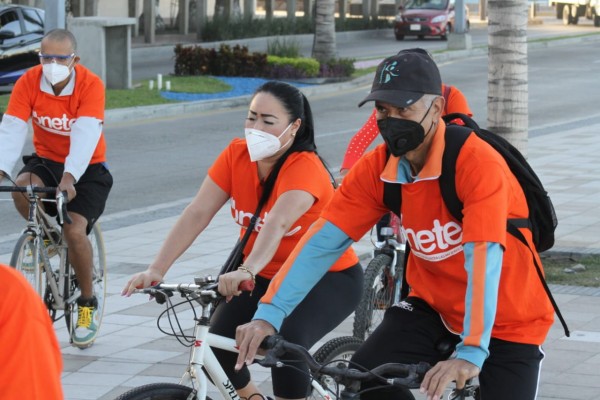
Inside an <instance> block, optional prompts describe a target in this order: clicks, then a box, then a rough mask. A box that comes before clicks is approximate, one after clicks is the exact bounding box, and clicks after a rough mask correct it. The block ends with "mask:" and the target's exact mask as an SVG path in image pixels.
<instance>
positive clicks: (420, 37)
mask: <svg viewBox="0 0 600 400" xmlns="http://www.w3.org/2000/svg"><path fill="white" fill-rule="evenodd" d="M417 38H418V39H419V40H423V39H425V35H417Z"/></svg>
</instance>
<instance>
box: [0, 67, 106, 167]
mask: <svg viewBox="0 0 600 400" xmlns="http://www.w3.org/2000/svg"><path fill="white" fill-rule="evenodd" d="M41 80H42V66H41V65H38V66H35V67H33V68H31V69H29V70H28V71H27V72H26V73H25V74H24V75H23V76H21V77H20V78H19V80H18V81H17V83H15V87H14V88H13V95H12V96H11V99H10V100H11V101H10V103H9V104H8V109H7V110H6V114H8V115H12V116H15V117H17V118H20V119H22V120H23V121H28V120H29V118H31V119H32V125H33V146H34V148H35V152H36V153H37V155H38V156H40V157H43V158H47V159H50V160H52V161H56V162H59V163H63V164H64V162H65V159H66V157H67V156H68V155H69V147H70V144H71V139H70V135H71V125H72V124H73V122H74V121H75V120H76V119H77V118H79V117H92V118H97V119H99V120H102V121H103V120H104V93H105V92H104V85H103V84H102V80H101V79H100V78H99V77H98V76H96V75H94V74H93V73H92V72H91V71H90V70H88V69H87V68H85V67H83V66H82V65H79V64H78V65H75V85H74V88H73V93H72V94H70V95H60V96H54V95H51V94H49V93H45V92H43V91H41V90H40V82H41ZM104 161H106V143H105V140H104V133H102V135H101V136H100V140H99V141H98V144H97V146H96V150H95V151H94V154H93V155H92V159H91V160H90V164H96V163H100V162H104Z"/></svg>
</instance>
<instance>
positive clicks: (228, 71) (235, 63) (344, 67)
mask: <svg viewBox="0 0 600 400" xmlns="http://www.w3.org/2000/svg"><path fill="white" fill-rule="evenodd" d="M174 70H175V75H180V76H182V75H213V76H240V77H264V78H268V79H304V78H315V77H326V78H332V77H335V78H343V77H349V76H351V75H352V73H353V72H354V60H352V59H336V60H330V61H328V62H326V63H319V62H318V61H317V60H315V59H313V58H305V57H294V58H292V57H279V56H274V55H271V56H267V54H264V53H250V52H249V51H248V48H247V47H245V46H240V45H235V46H233V47H231V46H229V45H226V44H221V46H220V47H219V48H218V49H212V48H211V49H207V48H203V47H202V46H198V45H195V46H182V45H181V44H178V45H177V46H175V68H174Z"/></svg>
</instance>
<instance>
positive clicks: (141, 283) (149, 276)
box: [121, 269, 163, 297]
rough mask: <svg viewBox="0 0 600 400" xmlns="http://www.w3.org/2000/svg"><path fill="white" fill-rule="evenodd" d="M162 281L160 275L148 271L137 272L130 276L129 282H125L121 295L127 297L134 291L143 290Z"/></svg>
mask: <svg viewBox="0 0 600 400" xmlns="http://www.w3.org/2000/svg"><path fill="white" fill-rule="evenodd" d="M162 279H163V276H162V275H161V274H159V273H158V272H155V271H152V270H150V269H147V270H146V271H144V272H139V273H137V274H135V275H134V276H132V277H131V279H130V280H129V282H127V284H126V285H125V287H124V288H123V290H122V291H121V295H123V296H127V297H129V296H131V294H132V293H133V292H134V290H135V289H143V288H147V287H150V286H153V285H156V284H157V283H158V282H160V281H162Z"/></svg>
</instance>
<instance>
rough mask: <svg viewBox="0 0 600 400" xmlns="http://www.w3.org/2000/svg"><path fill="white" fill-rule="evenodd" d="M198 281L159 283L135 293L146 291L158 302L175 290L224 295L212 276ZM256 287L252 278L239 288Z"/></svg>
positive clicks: (209, 296)
mask: <svg viewBox="0 0 600 400" xmlns="http://www.w3.org/2000/svg"><path fill="white" fill-rule="evenodd" d="M195 282H196V283H157V284H155V285H153V286H150V287H147V288H143V289H135V290H134V293H146V294H149V295H151V296H153V297H154V298H155V299H156V302H157V303H159V304H163V303H164V302H165V300H166V298H165V295H167V296H169V297H171V296H172V295H173V292H179V293H181V294H182V295H189V294H194V295H196V296H199V297H202V298H205V299H208V300H217V299H219V298H222V297H223V296H222V295H221V294H220V293H219V291H218V290H217V286H218V282H217V281H216V280H214V279H213V278H212V277H210V276H209V277H204V278H196V279H195ZM253 289H254V282H252V281H251V280H247V281H243V282H242V283H240V286H239V290H241V291H247V292H251V291H252V290H253Z"/></svg>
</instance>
